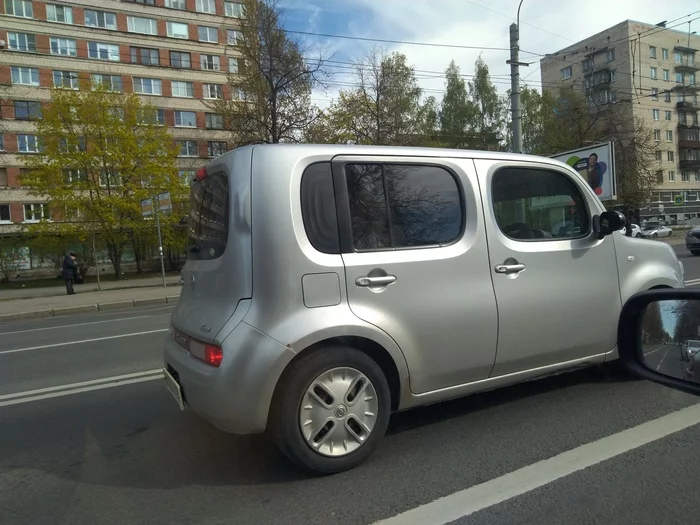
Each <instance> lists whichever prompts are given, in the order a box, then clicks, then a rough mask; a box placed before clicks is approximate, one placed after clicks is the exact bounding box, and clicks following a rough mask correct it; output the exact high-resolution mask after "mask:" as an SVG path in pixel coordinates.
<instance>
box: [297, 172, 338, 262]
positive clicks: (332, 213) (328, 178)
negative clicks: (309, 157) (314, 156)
mask: <svg viewBox="0 0 700 525" xmlns="http://www.w3.org/2000/svg"><path fill="white" fill-rule="evenodd" d="M301 214H302V216H303V217H304V229H305V230H306V235H307V237H308V238H309V241H310V242H311V245H312V246H313V247H314V248H316V249H317V250H318V251H320V252H323V253H340V239H339V236H338V216H337V215H336V208H335V193H334V191H333V173H332V171H331V164H330V162H319V163H317V164H312V165H311V166H309V167H308V168H306V170H304V174H303V175H302V177H301Z"/></svg>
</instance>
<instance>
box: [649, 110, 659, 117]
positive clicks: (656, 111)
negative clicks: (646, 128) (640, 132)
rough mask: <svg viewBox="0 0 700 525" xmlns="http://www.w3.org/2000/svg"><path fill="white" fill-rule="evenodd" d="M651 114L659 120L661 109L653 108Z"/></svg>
mask: <svg viewBox="0 0 700 525" xmlns="http://www.w3.org/2000/svg"><path fill="white" fill-rule="evenodd" d="M651 116H652V118H653V119H654V120H659V110H658V109H652V110H651Z"/></svg>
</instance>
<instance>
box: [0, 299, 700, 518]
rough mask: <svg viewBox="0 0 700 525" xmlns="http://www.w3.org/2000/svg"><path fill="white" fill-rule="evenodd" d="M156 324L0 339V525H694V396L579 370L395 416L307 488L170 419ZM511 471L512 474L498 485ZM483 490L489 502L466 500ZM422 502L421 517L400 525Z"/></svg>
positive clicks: (248, 441)
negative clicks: (340, 469) (452, 507)
mask: <svg viewBox="0 0 700 525" xmlns="http://www.w3.org/2000/svg"><path fill="white" fill-rule="evenodd" d="M168 313H169V309H168V308H163V307H159V308H157V309H156V308H151V309H133V308H132V309H129V310H128V311H125V312H121V313H110V314H92V315H86V316H78V317H73V318H68V319H66V318H62V319H59V318H54V319H48V320H36V321H27V322H23V323H13V324H5V325H2V326H0V516H2V519H1V520H0V521H2V522H3V523H8V524H12V525H22V524H34V523H42V524H70V525H74V524H77V525H79V524H93V523H99V524H111V523H115V524H122V523H136V524H140V523H144V524H146V523H147V524H149V525H150V524H161V523H162V524H172V523H197V524H207V525H209V524H231V523H236V524H239V523H240V524H248V523H250V524H261V523H264V524H278V523H279V524H297V523H298V524H315V523H319V524H320V523H323V524H325V523H329V522H332V523H337V524H371V523H374V522H377V521H379V520H384V519H390V518H392V517H394V516H397V515H398V517H396V518H395V519H394V520H393V521H389V522H387V523H401V524H406V525H409V524H411V523H421V524H425V523H447V522H457V523H469V524H475V523H478V524H488V525H493V524H499V525H500V524H509V523H533V524H535V523H536V524H561V523H635V524H644V523H654V524H655V523H694V522H695V521H697V501H696V498H694V496H693V494H695V492H694V489H693V487H695V486H696V485H697V472H698V469H699V468H700V426H698V425H696V424H695V423H697V422H700V408H699V406H697V405H698V403H699V402H700V400H699V399H698V398H695V397H693V396H690V395H687V394H683V393H680V392H677V391H674V390H670V389H666V388H664V387H661V386H658V385H656V384H653V383H649V382H645V381H635V380H629V379H627V378H624V377H622V376H620V375H616V374H611V373H609V372H604V371H603V370H600V369H588V370H581V371H577V372H573V373H570V374H564V375H560V376H556V377H552V378H548V379H544V380H541V381H537V382H532V383H529V384H525V385H519V386H516V387H512V388H507V389H502V390H499V391H494V392H489V393H485V394H480V395H476V396H471V397H468V398H465V399H462V400H458V401H454V402H449V403H443V404H439V405H433V406H430V407H426V408H423V409H418V410H414V411H411V412H407V413H402V414H398V415H396V416H394V417H393V418H392V422H391V425H390V431H389V434H388V436H387V437H386V439H385V440H384V442H383V443H382V445H381V447H380V448H379V449H378V450H377V451H376V453H375V455H374V456H373V457H372V458H371V459H370V460H369V461H368V462H367V463H365V464H364V465H362V466H361V467H359V468H357V469H354V470H352V471H349V472H345V473H341V474H338V475H335V476H331V477H325V478H309V477H306V476H304V475H302V474H300V473H299V472H298V471H296V470H295V469H294V468H293V467H291V466H290V465H289V464H288V463H287V461H286V460H285V459H284V458H283V457H282V456H281V455H280V454H279V453H278V452H277V450H276V449H275V448H274V447H273V446H272V445H271V444H270V443H269V442H268V441H267V440H266V439H261V438H260V437H256V436H252V437H238V436H230V435H227V434H224V433H222V432H220V431H218V430H216V429H215V428H213V427H211V426H210V425H209V424H208V423H206V422H204V421H202V420H200V419H199V418H198V417H197V416H195V415H193V414H192V413H190V412H184V413H181V412H180V411H179V410H178V408H177V406H176V404H175V401H174V400H173V399H172V397H171V396H170V394H169V392H168V391H167V390H166V388H165V385H164V384H163V381H162V379H160V378H159V377H158V376H157V370H158V369H159V367H160V365H161V358H160V341H162V338H163V337H164V336H165V334H166V332H165V330H166V329H167V327H168ZM105 321H108V322H105ZM157 330H158V331H157ZM146 332H147V333H146ZM133 334H138V335H133ZM661 353H662V352H656V353H655V354H654V355H656V354H661ZM139 374H140V375H139ZM117 376H119V377H121V379H116V380H113V381H109V380H108V379H106V378H114V377H117ZM125 376H126V378H125ZM76 383H77V385H76ZM66 385H68V386H66ZM115 385H117V386H115ZM36 390H40V391H39V392H36ZM28 391H34V392H28ZM686 407H689V408H686ZM681 409H685V410H684V411H682V412H677V411H679V410H681ZM669 418H670V419H669ZM679 421H680V423H679ZM684 421H685V423H684ZM679 424H680V427H678V428H677V430H678V431H675V430H673V428H675V427H674V425H676V426H678V425H679ZM640 425H642V426H641V427H640ZM683 425H685V426H687V427H688V428H685V427H684V426H683ZM650 436H651V437H650ZM640 440H641V441H640ZM620 447H621V448H620ZM568 451H573V452H568ZM611 451H613V452H611ZM572 453H573V454H574V456H575V457H574V459H571V458H569V459H567V458H568V457H569V456H567V454H572ZM601 454H602V455H601ZM606 454H607V456H609V457H606ZM601 458H602V459H601ZM544 460H547V461H544ZM582 461H583V463H581V462H582ZM540 462H543V463H540ZM550 462H552V463H551V464H550ZM577 462H578V463H577ZM575 464H576V465H578V467H575V468H574V467H572V466H571V465H575ZM586 464H588V466H586ZM540 465H544V467H542V466H540ZM521 469H523V470H522V471H521ZM533 469H534V470H533ZM557 469H559V470H557ZM561 469H563V470H561ZM518 472H526V473H528V474H527V476H526V477H524V478H523V479H524V480H525V481H520V482H518V483H513V482H512V479H513V476H514V475H517V474H518ZM557 472H558V473H557ZM548 480H550V481H551V482H549V481H548ZM491 486H493V487H496V488H494V489H493V490H492V491H491V492H488V494H489V496H492V497H495V498H496V499H497V500H498V501H497V502H495V503H493V504H487V503H484V501H485V500H484V498H476V497H475V494H477V493H478V491H479V487H487V488H488V487H491ZM465 491H466V492H465ZM455 494H456V495H457V496H460V494H461V495H462V496H464V497H463V498H462V499H463V500H464V501H465V502H469V501H471V502H472V503H469V505H471V507H469V505H466V503H465V505H466V507H465V508H466V509H467V510H465V511H464V512H463V513H460V514H459V515H458V516H457V517H456V518H455V517H454V516H452V517H450V513H449V512H448V510H449V509H447V507H446V506H445V505H442V504H441V503H440V502H441V501H442V500H438V498H442V497H444V496H450V495H453V496H452V497H454V495H455ZM460 497H461V496H460ZM470 498H471V499H470ZM486 499H488V498H486ZM434 500H438V501H437V502H434ZM431 502H434V503H431ZM474 502H476V503H474ZM424 505H428V507H427V510H429V511H430V514H429V515H430V516H431V518H430V519H429V520H418V521H411V516H412V514H410V513H411V512H416V508H417V507H418V510H420V508H422V507H421V506H424ZM430 505H434V506H435V507H432V506H430ZM469 508H471V509H472V510H468V509H469ZM407 512H408V513H409V514H403V513H407ZM467 513H470V515H469V516H467V517H464V518H461V517H460V516H464V515H465V514H467ZM455 520H456V521H455Z"/></svg>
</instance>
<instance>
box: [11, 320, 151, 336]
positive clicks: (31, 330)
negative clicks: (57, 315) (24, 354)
mask: <svg viewBox="0 0 700 525" xmlns="http://www.w3.org/2000/svg"><path fill="white" fill-rule="evenodd" d="M145 317H153V316H151V315H137V316H135V317H124V318H122V319H107V320H104V321H90V322H89V323H75V324H62V325H56V326H46V327H43V328H28V329H27V330H15V331H13V332H0V335H10V334H23V333H26V332H41V331H42V330H57V329H59V328H72V327H74V326H87V325H90V324H100V323H116V322H118V321H131V320H132V319H143V318H145Z"/></svg>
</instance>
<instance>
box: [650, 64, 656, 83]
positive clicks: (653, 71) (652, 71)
mask: <svg viewBox="0 0 700 525" xmlns="http://www.w3.org/2000/svg"><path fill="white" fill-rule="evenodd" d="M649 78H651V79H652V80H655V79H656V68H655V67H652V68H651V69H650V70H649Z"/></svg>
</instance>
